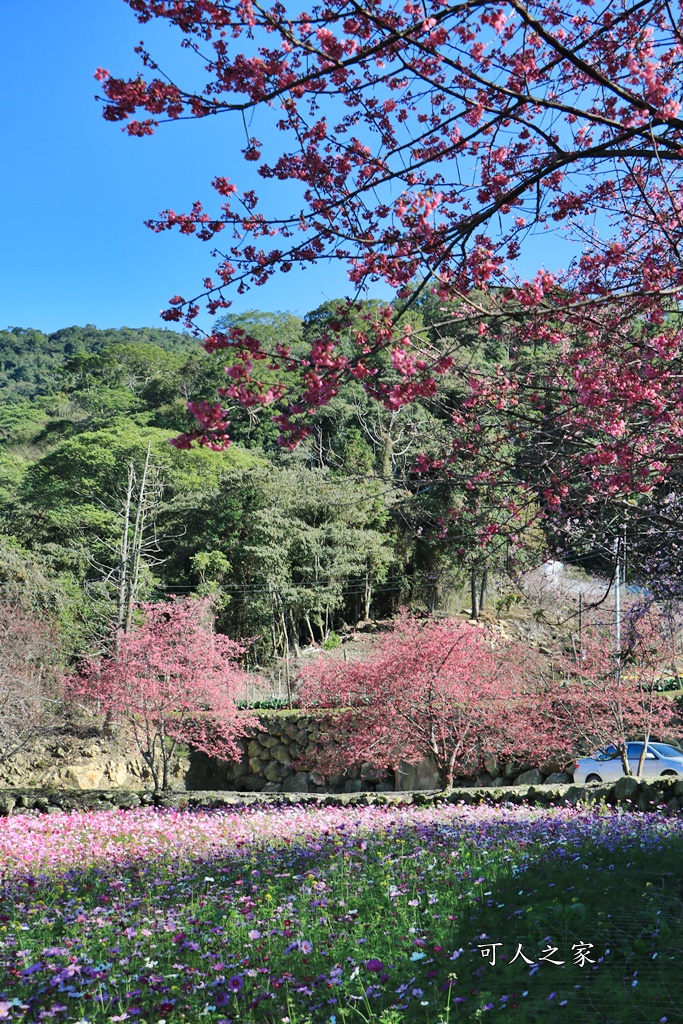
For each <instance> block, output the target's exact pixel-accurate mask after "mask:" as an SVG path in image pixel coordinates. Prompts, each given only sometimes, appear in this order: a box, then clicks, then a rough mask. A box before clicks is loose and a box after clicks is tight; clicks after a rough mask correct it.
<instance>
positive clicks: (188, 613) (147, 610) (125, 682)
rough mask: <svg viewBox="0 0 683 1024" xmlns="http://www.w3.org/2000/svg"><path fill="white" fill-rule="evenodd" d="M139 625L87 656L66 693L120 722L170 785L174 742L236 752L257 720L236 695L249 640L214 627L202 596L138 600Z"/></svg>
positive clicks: (215, 752)
mask: <svg viewBox="0 0 683 1024" xmlns="http://www.w3.org/2000/svg"><path fill="white" fill-rule="evenodd" d="M141 611H142V614H143V623H142V624H141V625H139V626H136V627H135V628H134V629H133V630H132V631H131V632H130V633H126V634H124V635H123V637H122V638H121V641H120V646H119V648H118V651H117V654H116V655H115V656H113V657H111V658H96V659H93V660H91V661H89V662H87V663H86V664H85V665H84V666H83V668H82V670H81V672H80V673H79V674H78V675H77V676H72V677H71V678H70V680H69V690H70V692H71V694H72V695H74V696H78V697H80V698H83V697H84V698H85V699H86V700H88V701H89V702H91V703H93V704H96V705H97V707H98V708H99V709H100V710H101V711H102V712H103V713H105V714H110V715H112V716H114V717H115V718H118V719H119V720H121V721H123V722H124V723H126V724H127V725H128V726H129V727H130V729H131V731H132V734H133V736H134V738H135V742H136V744H137V747H138V749H139V751H140V754H141V755H142V757H143V759H144V761H145V762H146V764H147V766H148V767H149V770H150V772H151V774H152V778H153V780H154V787H155V789H157V790H159V789H161V790H164V789H167V788H168V786H169V785H170V779H171V772H172V769H173V766H174V763H175V758H176V753H177V745H178V744H179V743H183V744H188V745H189V746H191V747H194V748H195V749H196V750H200V751H203V752H204V753H205V754H208V755H209V756H213V757H221V758H225V759H231V758H239V757H240V756H241V751H240V749H239V747H238V746H237V739H238V738H239V737H240V736H243V735H244V734H245V730H246V729H247V728H248V727H250V726H253V725H254V724H255V722H254V720H253V719H250V718H248V717H245V716H243V715H239V716H238V713H237V707H236V704H235V700H236V697H237V695H238V694H239V693H240V691H241V690H242V688H243V687H244V683H245V679H246V673H245V672H243V671H242V670H241V669H240V668H239V667H238V664H237V663H238V659H239V658H240V656H241V655H242V654H244V652H245V650H246V649H247V646H248V644H246V643H239V642H237V641H234V640H230V639H229V638H228V637H226V636H220V635H218V634H216V633H214V632H213V629H212V628H211V624H210V616H209V606H208V602H207V601H205V600H204V601H195V600H191V599H186V600H177V599H174V600H171V601H169V602H164V603H160V604H143V605H141Z"/></svg>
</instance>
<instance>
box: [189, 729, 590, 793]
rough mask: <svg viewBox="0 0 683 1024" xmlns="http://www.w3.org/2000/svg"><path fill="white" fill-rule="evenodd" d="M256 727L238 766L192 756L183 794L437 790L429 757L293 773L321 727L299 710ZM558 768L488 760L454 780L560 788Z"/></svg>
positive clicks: (308, 755)
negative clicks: (393, 766) (389, 767)
mask: <svg viewBox="0 0 683 1024" xmlns="http://www.w3.org/2000/svg"><path fill="white" fill-rule="evenodd" d="M258 718H259V722H260V723H261V728H260V729H258V730H256V731H255V732H254V733H253V734H252V735H251V736H250V737H249V738H248V740H246V741H243V742H241V744H240V745H241V747H242V750H243V756H242V759H241V761H240V762H231V763H223V764H221V763H216V762H212V761H210V760H209V759H208V758H201V757H199V756H196V755H193V763H192V766H191V768H190V770H189V772H188V774H187V776H186V786H187V788H188V789H200V788H203V787H204V786H206V788H220V789H223V788H225V789H229V790H238V791H239V790H241V791H246V792H251V793H330V792H331V793H361V792H364V793H388V792H393V791H398V792H413V791H415V790H432V789H437V788H438V787H439V786H440V782H439V773H438V772H437V770H436V768H435V766H434V763H433V762H432V761H431V759H430V758H428V757H426V758H423V760H422V761H420V762H419V763H418V764H416V765H411V764H408V763H407V762H403V761H402V762H400V764H399V766H398V769H397V770H396V771H395V772H394V771H389V772H385V773H382V772H379V771H377V769H376V768H375V767H374V766H373V765H372V764H370V763H369V762H366V763H364V764H362V765H361V766H360V767H359V768H357V769H356V770H355V771H348V772H346V773H345V774H343V775H333V776H330V777H326V776H324V775H322V774H321V773H319V772H317V771H315V770H311V771H297V769H296V768H295V765H296V763H297V761H298V760H299V759H300V758H302V757H304V758H311V757H312V756H314V754H315V749H316V741H317V740H318V738H319V736H320V722H319V720H318V719H316V716H315V715H311V714H308V713H306V712H303V711H280V712H276V713H273V712H271V713H267V712H261V713H259V714H258ZM562 767H563V766H562V765H560V764H546V765H541V767H540V769H539V768H536V767H533V766H531V765H528V764H520V763H519V762H513V763H512V764H507V765H505V764H501V763H499V762H498V761H496V760H495V758H490V759H489V761H488V763H487V768H488V771H486V772H483V773H482V774H481V775H480V776H479V777H478V778H476V779H475V778H470V779H465V778H461V779H458V780H456V784H459V785H460V786H468V787H475V786H492V787H496V786H506V787H507V786H514V785H541V784H543V783H546V782H547V783H550V784H556V785H559V784H563V783H568V782H571V781H572V777H571V775H568V774H566V773H565V772H563V771H562Z"/></svg>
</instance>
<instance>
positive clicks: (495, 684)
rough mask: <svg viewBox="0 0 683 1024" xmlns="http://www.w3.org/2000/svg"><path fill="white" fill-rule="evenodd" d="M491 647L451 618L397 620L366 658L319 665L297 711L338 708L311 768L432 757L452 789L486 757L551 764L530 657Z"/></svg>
mask: <svg viewBox="0 0 683 1024" xmlns="http://www.w3.org/2000/svg"><path fill="white" fill-rule="evenodd" d="M495 639H496V638H495V637H494V636H493V634H489V633H487V632H486V631H485V630H483V629H480V628H476V627H472V626H469V625H467V624H465V623H461V622H456V621H453V620H439V621H434V620H427V621H421V620H419V619H414V618H409V617H404V618H402V619H401V620H399V622H398V623H397V624H396V626H395V628H394V629H393V630H392V631H391V632H390V633H388V634H387V635H386V637H384V638H383V639H382V640H381V641H380V642H379V643H378V645H377V648H376V650H375V652H374V653H373V654H372V655H371V656H370V657H369V658H367V659H366V660H363V661H349V662H344V661H340V660H337V659H334V658H330V657H324V656H322V657H320V658H319V659H318V660H317V661H316V662H314V663H313V664H312V665H310V666H309V667H308V668H307V669H306V670H305V672H304V674H303V676H302V678H301V680H300V682H299V689H298V695H299V700H300V702H301V704H302V705H303V706H305V707H310V708H320V709H325V708H334V709H338V710H337V711H336V712H335V713H334V714H332V715H330V716H329V718H328V720H327V727H326V729H325V732H324V735H323V737H322V739H321V742H320V749H319V753H318V754H317V755H316V765H320V767H321V768H322V769H323V770H326V771H328V772H338V771H343V770H344V769H345V768H348V767H351V766H352V765H357V764H359V763H360V762H362V761H365V760H368V761H370V762H372V763H374V764H375V765H376V766H378V767H380V768H386V767H393V768H395V767H397V765H398V762H399V761H401V760H404V761H408V762H411V761H412V762H415V761H418V760H420V758H422V757H424V756H425V755H426V754H431V756H432V757H433V759H434V762H435V764H436V765H437V767H438V770H439V773H440V775H441V782H442V785H443V787H444V789H450V788H451V787H452V785H453V779H454V777H455V776H457V775H463V774H470V775H471V774H473V773H474V774H476V773H479V772H480V771H482V770H483V769H484V767H485V761H486V759H487V755H493V756H501V757H509V758H514V757H524V758H525V759H527V758H531V760H532V762H535V763H541V762H542V761H544V760H547V758H548V757H549V756H556V755H557V753H558V750H560V749H562V743H563V741H562V738H561V737H560V736H559V735H558V734H557V731H556V729H555V727H554V723H553V720H552V717H551V716H549V715H543V713H542V708H541V706H540V705H541V704H542V703H543V700H544V697H543V688H542V687H539V686H538V682H537V678H536V676H537V675H538V665H537V664H536V662H535V660H534V658H533V656H532V652H523V650H522V649H521V648H518V647H515V646H513V645H501V644H500V641H499V644H498V646H496V644H495ZM532 709H533V710H534V714H533V715H530V711H531V710H532ZM564 742H565V744H566V740H565V741H564Z"/></svg>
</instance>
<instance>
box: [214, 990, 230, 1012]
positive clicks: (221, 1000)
mask: <svg viewBox="0 0 683 1024" xmlns="http://www.w3.org/2000/svg"><path fill="white" fill-rule="evenodd" d="M229 1002H230V996H229V995H228V993H227V992H217V993H216V997H215V999H214V1005H215V1006H216V1007H217V1008H218V1009H222V1008H223V1007H224V1006H227V1005H228V1003H229Z"/></svg>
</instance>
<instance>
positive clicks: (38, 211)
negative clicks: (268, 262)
mask: <svg viewBox="0 0 683 1024" xmlns="http://www.w3.org/2000/svg"><path fill="white" fill-rule="evenodd" d="M0 7H1V9H2V27H3V35H4V46H3V56H2V61H1V62H0V90H1V94H2V95H3V96H4V97H5V98H6V99H7V98H8V97H9V98H10V102H9V103H6V104H5V105H4V107H3V110H2V113H1V114H0V120H1V123H2V139H3V143H4V145H3V149H4V153H5V155H4V157H2V158H1V159H0V187H1V190H2V193H1V194H2V199H3V201H2V215H1V216H0V253H1V255H0V329H2V328H4V327H7V326H17V327H36V328H38V329H40V330H43V331H54V330H57V329H58V328H60V327H68V326H71V325H73V324H85V323H92V324H95V325H96V326H97V327H122V326H129V327H141V326H162V323H163V322H162V321H161V320H160V319H159V311H160V310H161V309H163V308H165V307H166V305H167V301H168V299H169V298H170V296H172V295H174V294H176V293H180V294H181V295H186V296H187V297H190V296H191V295H193V294H195V290H196V291H199V290H200V288H201V282H202V280H203V278H204V277H206V276H207V275H210V274H211V273H212V272H213V260H212V259H211V255H210V248H211V247H210V244H207V243H201V242H198V241H196V240H195V239H192V238H183V237H180V236H179V235H176V234H174V233H171V232H164V233H163V234H161V235H155V234H154V233H153V232H151V231H149V230H148V229H147V228H145V227H144V224H143V221H144V220H145V219H146V218H148V217H151V216H154V215H156V214H157V213H158V212H159V211H160V210H162V209H165V208H172V209H176V210H186V209H189V207H190V205H191V203H192V201H193V200H195V199H202V198H203V199H209V198H210V196H211V195H215V193H213V190H212V189H211V188H210V186H209V183H210V181H211V180H212V178H213V177H214V176H215V175H217V174H227V175H228V176H229V177H231V178H232V179H233V180H234V181H235V182H236V183H238V184H240V185H241V186H242V185H243V186H244V187H249V184H248V183H247V182H246V176H247V175H248V174H249V168H248V167H247V166H245V164H244V162H243V160H242V157H241V155H240V153H239V150H240V149H241V147H242V146H243V145H244V143H243V140H242V138H241V137H240V138H239V139H235V138H234V137H232V130H233V128H232V124H231V123H229V122H228V121H227V120H224V121H222V122H221V121H220V119H217V120H215V121H214V120H212V122H211V123H210V124H209V123H207V122H202V123H197V124H193V123H192V122H187V121H186V122H183V123H182V124H176V125H169V126H167V127H166V128H164V127H162V128H161V129H160V130H159V131H158V132H157V134H156V135H154V136H153V137H152V138H147V139H131V138H129V137H128V136H126V135H124V133H123V132H122V131H121V130H120V128H119V127H118V126H117V125H112V124H108V123H107V122H105V121H104V120H103V119H102V117H101V114H100V110H99V104H97V103H96V102H95V100H94V96H95V94H96V92H97V82H96V81H95V79H94V78H93V74H94V71H95V68H97V67H98V66H100V67H105V68H107V69H109V70H110V71H111V72H112V73H116V74H131V73H134V72H135V71H136V70H137V69H138V67H139V62H138V59H137V57H136V56H135V54H134V53H133V47H134V46H135V45H136V44H137V43H138V41H139V40H140V39H141V38H144V39H145V42H149V44H150V48H151V49H152V50H153V52H154V53H155V55H156V54H158V53H159V52H161V53H162V54H164V55H165V57H166V60H165V62H164V63H165V66H171V67H173V66H177V62H178V61H179V60H180V59H182V58H181V55H180V51H179V50H178V49H177V44H176V42H175V40H176V39H177V38H179V37H178V36H177V34H175V33H173V32H172V30H171V29H170V28H169V27H168V26H166V25H163V26H162V25H160V26H154V25H146V26H141V25H139V24H138V23H137V21H136V20H135V18H134V17H133V15H132V13H131V11H130V9H129V8H128V6H127V5H126V4H125V3H124V2H123V0H60V2H57V0H0ZM346 290H347V288H346V278H345V275H344V273H343V272H342V271H340V270H339V269H336V270H335V269H331V268H329V267H320V268H318V269H316V270H312V271H310V270H309V271H306V272H305V274H299V275H297V276H295V274H294V273H291V274H289V275H288V276H287V277H285V278H282V279H281V280H278V281H273V282H272V283H271V284H269V285H267V286H266V287H264V288H260V289H258V290H256V291H252V292H251V293H249V295H247V296H245V297H244V298H243V299H240V300H238V301H236V302H235V305H234V307H233V308H234V309H235V310H238V311H239V310H243V309H249V308H260V309H290V310H292V311H293V312H295V313H300V314H303V313H305V312H306V311H307V310H309V309H312V308H314V307H315V306H317V305H319V304H320V303H321V302H324V301H325V300H326V299H328V298H334V297H336V296H337V295H341V294H344V293H345V291H346Z"/></svg>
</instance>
